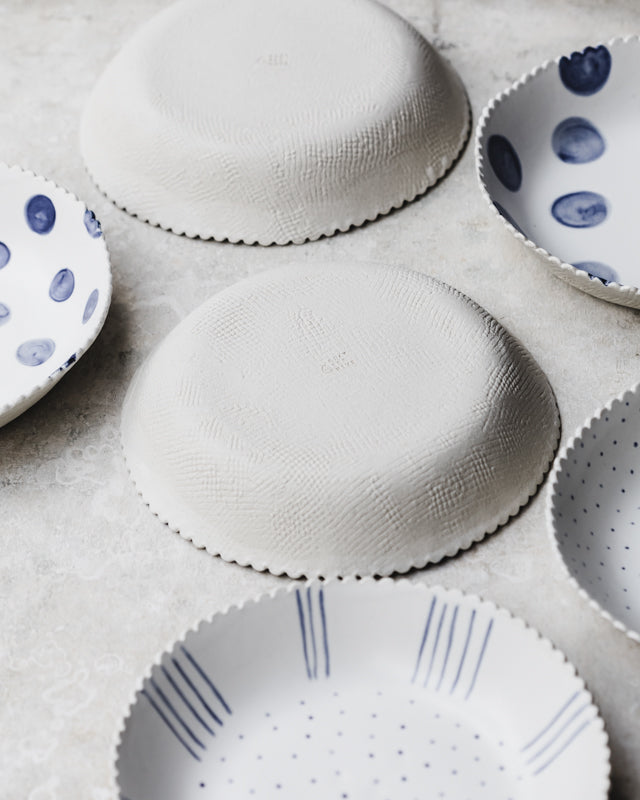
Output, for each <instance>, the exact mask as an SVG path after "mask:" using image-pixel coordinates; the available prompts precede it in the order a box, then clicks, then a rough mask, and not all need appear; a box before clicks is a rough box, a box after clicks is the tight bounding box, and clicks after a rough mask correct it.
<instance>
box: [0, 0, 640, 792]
mask: <svg viewBox="0 0 640 800" xmlns="http://www.w3.org/2000/svg"><path fill="white" fill-rule="evenodd" d="M165 5H167V0H137V2H135V3H130V2H125V0H109V2H98V0H82V2H80V0H71V1H70V2H57V1H56V0H9V1H7V0H5V1H4V2H2V1H1V0H0V159H2V160H4V161H6V162H7V163H10V164H14V163H15V164H20V165H22V166H23V167H26V168H29V169H31V170H33V171H35V172H37V173H39V174H42V175H45V176H46V177H48V178H51V179H52V180H54V181H55V182H57V183H59V184H61V185H63V186H65V187H66V188H68V189H69V190H71V191H72V192H74V193H75V194H77V195H78V196H79V197H80V198H81V199H82V200H84V201H85V202H86V203H87V205H88V206H89V207H90V208H93V209H94V210H95V212H96V215H97V216H98V218H99V219H100V220H101V221H102V224H103V229H104V233H105V237H106V240H107V244H108V246H109V249H110V253H111V258H112V268H113V274H114V295H113V303H112V307H111V311H110V314H109V317H108V319H107V322H106V324H105V327H104V329H103V332H102V334H101V335H100V336H99V338H98V340H97V341H96V343H95V344H94V345H93V347H92V348H91V349H90V350H89V352H88V353H87V354H86V355H85V356H84V357H83V358H82V359H81V360H80V361H79V363H78V364H77V365H76V366H75V367H74V368H73V369H72V370H71V371H70V373H69V374H68V375H67V376H66V377H65V378H64V379H63V380H62V381H61V382H60V383H59V384H58V385H57V386H56V387H55V388H54V389H53V391H52V392H51V393H50V394H49V395H47V396H46V397H45V398H44V399H43V400H42V401H40V402H39V403H38V404H37V405H36V406H35V407H33V408H32V409H31V410H29V411H28V412H26V413H25V414H23V415H22V416H21V417H19V418H18V419H17V420H15V421H14V422H12V423H11V424H9V425H8V426H6V427H5V428H3V429H1V430H0V797H1V798H7V800H18V799H22V798H28V800H63V799H64V800H72V799H73V798H85V799H86V800H107V798H111V797H112V796H113V791H112V785H111V770H112V750H113V745H114V741H115V737H116V732H117V729H118V726H119V724H120V720H121V718H122V716H123V714H124V712H125V710H126V707H127V705H128V703H129V701H130V699H131V696H132V692H133V690H134V687H135V684H136V682H137V680H138V678H139V676H141V675H142V673H143V672H145V671H146V669H147V667H148V666H149V665H150V663H151V662H152V661H153V660H154V659H155V657H156V655H157V654H158V653H159V652H160V651H161V650H163V649H164V648H165V647H166V646H167V645H169V644H170V643H171V642H172V641H173V640H175V639H176V638H177V637H179V636H180V635H181V634H182V633H183V632H184V631H185V630H186V629H187V628H188V627H190V626H191V625H193V624H194V623H195V622H196V621H197V620H199V619H201V618H203V617H208V616H210V615H211V614H212V613H214V612H215V611H217V610H220V609H222V608H224V607H226V606H227V605H228V604H231V603H242V602H243V601H245V600H246V599H248V598H250V597H253V596H255V595H257V594H259V593H262V592H264V591H266V590H269V589H272V588H274V587H277V586H279V585H281V584H284V583H286V582H287V580H288V579H286V578H277V577H274V576H272V575H269V574H258V573H255V572H252V571H251V570H249V569H245V568H242V567H239V566H237V565H233V564H227V563H223V562H222V561H220V560H219V559H216V558H213V557H212V556H210V555H208V554H207V553H206V552H201V551H198V550H196V549H195V548H194V547H193V546H192V545H191V544H189V543H187V542H186V541H183V540H182V539H181V538H180V537H179V536H177V535H175V534H173V533H171V532H170V531H169V530H168V529H167V528H166V527H165V526H164V525H163V524H162V523H161V522H159V520H158V519H157V518H155V517H154V516H153V515H152V514H151V513H150V512H149V510H148V509H147V507H146V506H145V505H144V503H143V502H142V500H141V499H140V498H139V497H138V496H137V494H136V491H135V489H134V487H133V485H132V484H131V482H130V480H129V478H128V475H127V472H126V468H125V465H124V462H123V458H122V455H121V452H120V445H119V412H120V407H121V403H122V399H123V396H124V392H125V391H126V388H127V385H128V382H129V380H130V378H131V376H132V374H133V372H134V371H135V369H136V367H137V366H138V365H139V364H140V363H141V362H142V361H143V360H144V358H145V357H146V356H147V354H148V353H149V351H150V349H151V348H152V347H153V346H154V345H155V344H156V343H157V342H159V341H160V340H161V339H162V337H164V336H165V334H166V333H168V331H170V330H171V329H172V328H173V327H174V326H175V325H176V323H177V322H178V321H179V320H181V319H182V318H183V317H184V316H185V315H186V314H188V313H189V312H190V311H191V310H192V309H193V308H195V307H196V306H197V305H198V304H199V303H200V302H201V301H202V299H203V298H204V297H207V296H209V295H211V294H213V293H214V292H217V291H219V290H220V289H223V288H224V287H225V286H228V285H230V284H231V283H234V282H235V281H237V280H240V279H241V278H244V277H246V276H247V275H251V274H254V273H256V272H258V271H260V270H264V269H269V268H271V267H274V266H277V265H281V264H288V263H294V262H297V261H300V260H314V259H316V260H318V261H322V260H326V259H333V258H336V259H337V258H340V259H347V260H349V259H353V260H367V259H374V260H377V261H386V262H389V263H396V264H405V265H407V266H410V267H413V268H415V269H418V270H421V271H424V272H427V273H430V274H432V275H434V276H436V277H438V278H441V279H443V280H445V281H447V282H448V283H451V284H453V285H454V286H456V287H457V288H458V289H460V290H462V291H463V292H465V293H466V294H468V295H470V296H471V297H472V298H474V299H475V300H476V301H477V302H479V303H480V304H481V305H483V306H484V307H485V308H487V309H488V310H489V311H490V312H491V313H492V314H493V315H494V316H495V317H496V318H497V319H498V320H499V321H500V322H502V323H503V324H504V325H505V327H507V328H508V329H509V330H510V331H511V332H512V333H513V334H515V335H516V336H517V337H519V338H520V339H521V341H522V342H523V343H524V344H525V346H526V347H528V348H529V350H530V351H531V352H532V353H533V355H534V356H535V358H536V359H537V360H538V362H539V363H540V365H541V366H542V368H543V369H544V370H545V371H546V373H547V375H548V376H549V379H550V381H551V383H552V385H553V387H554V389H555V391H556V395H557V399H558V403H559V407H560V412H561V415H562V421H563V435H562V441H566V439H567V438H568V437H569V436H570V435H572V434H573V432H574V431H575V430H576V428H577V427H578V426H579V425H581V424H582V423H583V422H584V421H585V419H586V418H587V417H589V416H590V415H591V414H592V412H593V411H595V410H596V408H598V407H599V406H600V405H602V404H603V403H604V402H606V401H607V400H608V399H609V398H610V397H611V396H613V395H614V394H617V393H619V392H620V391H622V390H624V389H625V388H628V387H629V386H631V385H632V384H634V383H635V382H636V380H637V379H638V377H639V375H640V350H639V346H640V316H638V313H637V312H634V311H630V310H627V309H624V308H620V307H616V306H613V305H610V304H607V303H605V302H602V301H599V300H595V299H593V298H591V297H588V296H586V295H584V294H582V293H580V292H578V291H576V290H575V289H572V288H570V287H569V286H567V285H565V284H563V283H562V282H560V281H559V280H557V279H555V278H553V277H552V276H551V275H550V273H549V271H548V269H547V268H546V266H545V264H544V263H543V262H542V261H540V260H538V258H537V257H536V256H535V255H534V254H533V253H531V252H529V251H526V250H525V248H523V247H522V245H521V244H520V243H519V242H517V241H516V240H515V239H514V238H512V237H511V235H510V234H509V233H508V232H507V231H506V229H504V228H503V226H501V225H500V224H499V222H498V221H497V220H496V219H495V218H494V216H493V214H492V213H491V211H490V210H489V208H488V207H487V205H486V204H485V201H484V200H483V199H482V197H481V195H480V192H479V190H478V187H477V184H476V177H475V168H474V158H473V146H472V145H470V146H468V147H467V149H466V150H465V152H464V154H463V156H462V158H461V160H460V161H459V163H458V164H457V165H456V167H455V168H454V169H453V171H452V172H451V173H450V174H449V175H448V176H447V177H446V179H445V180H444V181H442V182H441V184H440V185H438V186H437V187H435V188H434V189H432V190H431V191H429V192H428V193H427V194H426V195H425V196H423V197H422V198H420V199H418V200H417V201H416V202H414V203H412V204H410V205H408V206H406V207H405V208H403V209H401V210H399V211H397V212H395V213H393V214H391V215H389V216H388V217H385V218H382V219H380V220H378V221H376V222H375V223H372V224H368V225H366V226H365V227H363V228H360V229H357V230H354V231H351V232H349V233H347V234H340V235H338V236H335V237H333V238H331V239H325V240H322V241H319V242H316V243H310V244H305V245H300V246H287V247H281V248H279V247H270V248H261V247H259V246H256V247H247V246H244V245H230V244H224V243H223V244H216V243H213V242H203V241H192V240H189V239H186V238H181V237H178V236H175V235H174V234H172V233H168V232H165V231H162V230H160V229H157V228H152V227H150V226H148V225H146V224H144V223H142V222H140V221H139V220H137V219H134V218H132V217H129V216H128V215H127V214H125V213H124V212H122V211H120V210H118V209H117V208H115V207H114V206H113V205H111V203H110V202H109V201H108V200H107V199H106V198H105V197H103V196H102V195H101V194H100V193H99V191H98V190H97V189H96V188H95V187H94V186H93V185H92V183H91V180H90V179H89V177H88V176H87V174H86V172H85V170H84V167H83V164H82V161H81V158H80V153H79V149H78V126H79V120H80V116H81V112H82V108H83V105H84V103H85V100H86V98H87V96H88V94H89V92H90V90H91V88H92V86H93V84H94V82H95V81H96V79H97V78H98V76H99V75H100V73H101V71H102V69H103V68H104V66H105V65H106V64H107V62H108V61H109V59H110V58H111V57H112V56H113V55H114V54H115V53H116V52H117V50H118V49H119V47H120V46H121V45H122V43H123V42H124V41H125V40H126V39H127V37H128V36H129V35H130V34H131V33H132V32H133V31H134V30H135V29H136V28H137V27H138V26H139V25H140V24H141V23H142V22H143V21H144V20H146V19H147V18H148V17H150V16H151V15H152V14H154V13H155V12H156V11H157V10H159V9H160V8H162V7H164V6H165ZM390 5H391V6H392V7H393V8H394V9H396V10H397V11H398V12H400V13H401V14H402V15H403V16H405V17H406V18H408V19H409V20H410V21H411V22H412V23H413V24H414V25H415V26H416V27H417V28H418V29H419V30H420V31H422V32H423V33H424V34H425V35H426V36H427V37H428V38H429V39H430V40H431V41H432V42H433V43H434V44H435V45H436V46H437V47H438V48H439V49H440V50H441V51H442V52H443V53H444V54H445V55H446V57H447V58H448V59H449V60H450V61H451V62H452V63H453V65H454V66H455V68H456V69H457V70H458V72H459V74H460V75H461V77H462V79H463V81H464V82H465V84H466V87H467V90H468V93H469V97H470V101H471V105H472V109H473V114H474V123H475V121H476V120H477V118H478V116H479V113H480V111H481V109H482V107H483V106H484V104H485V103H486V102H487V101H488V100H489V99H490V98H491V97H493V96H494V95H495V94H496V93H497V92H498V91H500V90H502V89H503V88H505V87H506V86H507V85H509V84H510V83H511V82H512V81H513V80H515V79H516V78H518V77H519V76H520V75H521V74H522V73H523V72H526V71H529V70H530V69H532V68H533V67H535V66H537V65H538V64H540V63H542V62H543V61H545V60H546V59H548V58H555V57H556V56H558V55H561V54H568V53H570V52H571V51H573V50H575V49H582V48H583V47H584V46H586V45H587V44H597V43H599V42H601V41H607V40H608V39H609V38H611V37H613V36H617V35H626V34H635V33H637V32H639V30H640V5H638V4H637V3H635V2H633V0H608V2H607V1H605V2H603V0H573V1H572V0H566V1H565V2H555V0H553V1H552V0H537V1H536V2H526V1H525V0H477V1H476V2H473V1H472V0H390ZM532 124H535V120H532ZM545 494H546V487H543V489H542V490H541V491H540V492H539V493H538V495H537V496H536V497H535V498H534V499H533V501H532V502H531V503H530V504H529V505H528V506H527V507H526V508H525V509H524V510H523V511H522V513H521V514H520V515H519V516H517V517H516V518H515V519H513V520H512V521H511V522H510V523H509V524H508V525H506V526H505V527H504V528H502V529H501V530H500V531H499V532H498V533H496V534H494V535H493V536H490V537H488V538H487V539H486V540H485V541H484V542H482V543H481V544H479V545H477V546H475V547H473V548H472V549H471V550H470V551H468V552H466V553H463V554H461V555H460V556H458V557H456V558H453V559H449V560H448V561H446V562H444V563H442V564H440V565H437V566H433V567H430V568H427V569H425V570H422V571H418V572H415V573H412V574H411V575H410V576H409V577H410V580H412V581H416V582H424V583H426V584H443V585H445V586H448V587H458V588H460V589H462V590H464V591H468V592H473V593H477V594H479V595H481V596H482V597H484V598H486V599H490V600H492V601H494V602H495V603H497V604H499V605H502V606H505V607H506V608H508V609H509V610H510V611H512V612H513V613H515V614H517V615H519V616H522V617H523V618H524V619H525V620H527V622H529V623H530V624H531V625H533V626H534V627H536V628H537V629H538V630H539V631H540V632H541V633H542V634H543V635H544V636H546V637H548V638H549V639H551V640H552V641H553V642H554V643H555V645H556V646H558V647H559V648H560V649H561V650H562V651H563V652H564V653H565V654H566V655H567V657H568V658H569V659H570V660H571V661H572V662H573V663H574V664H575V666H576V667H577V669H578V671H579V672H580V674H581V675H582V677H583V678H584V679H585V681H586V682H587V685H588V686H589V688H590V689H591V691H592V692H593V694H594V696H595V699H596V702H597V703H598V704H599V706H600V708H601V711H602V714H603V717H604V719H605V722H606V725H607V729H608V732H609V735H610V740H611V748H612V767H613V790H612V798H614V800H633V799H634V798H638V797H640V758H639V756H638V754H639V753H640V725H639V722H640V646H639V645H638V644H636V643H634V642H632V641H630V640H628V639H627V638H626V637H625V636H624V635H623V634H622V633H620V632H619V631H617V630H614V628H613V627H612V626H611V625H610V624H609V623H608V622H607V621H606V620H604V619H602V618H601V617H600V616H599V615H598V614H597V613H596V612H595V611H593V610H592V609H591V608H590V607H589V606H588V604H587V603H586V602H585V601H584V600H582V599H581V598H580V597H579V596H578V595H577V593H576V592H575V590H574V589H573V588H572V587H571V586H569V585H568V583H567V581H566V579H565V577H564V573H563V571H562V569H561V566H560V564H559V561H558V559H557V557H556V555H555V553H554V552H553V549H552V547H551V544H550V541H549V536H548V533H547V530H546V527H545V518H544V504H545Z"/></svg>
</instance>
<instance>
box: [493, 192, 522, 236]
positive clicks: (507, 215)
mask: <svg viewBox="0 0 640 800" xmlns="http://www.w3.org/2000/svg"><path fill="white" fill-rule="evenodd" d="M493 205H494V206H495V207H496V208H497V209H498V212H499V213H500V214H501V216H503V217H504V218H505V219H506V220H507V222H509V223H510V224H511V225H513V227H514V228H515V229H516V230H517V231H518V233H521V234H522V235H523V236H524V237H525V239H526V238H527V237H526V234H525V232H524V231H523V230H522V228H521V227H520V226H519V225H518V223H517V222H516V221H515V219H514V218H513V217H512V216H511V214H510V213H509V212H508V211H507V209H506V208H504V207H503V206H501V205H500V203H496V201H495V200H494V201H493Z"/></svg>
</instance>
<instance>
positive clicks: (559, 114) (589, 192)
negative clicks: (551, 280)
mask: <svg viewBox="0 0 640 800" xmlns="http://www.w3.org/2000/svg"><path fill="white" fill-rule="evenodd" d="M639 69H640V39H638V37H630V38H627V39H617V40H614V41H612V42H610V43H609V44H606V45H604V44H599V45H596V46H594V47H586V48H585V49H584V50H583V51H582V52H579V53H578V52H576V53H572V54H571V55H570V56H568V57H562V58H558V59H556V60H555V61H548V62H546V63H545V64H543V65H542V66H541V67H538V68H537V69H535V70H533V71H532V72H530V73H529V74H528V75H524V76H523V77H522V78H520V80H519V81H517V82H516V83H515V84H513V86H512V87H511V88H510V89H507V90H506V91H504V92H502V93H501V94H499V95H498V96H497V97H496V98H495V99H494V100H492V101H491V102H490V103H489V105H488V106H487V107H486V108H485V110H484V112H483V114H482V116H481V118H480V121H479V123H478V130H477V138H476V159H477V168H478V174H479V178H480V183H481V186H482V189H483V191H484V194H485V196H486V197H487V199H488V200H489V201H490V202H491V203H492V205H493V207H494V208H495V209H496V211H497V212H498V213H499V214H500V215H501V217H502V219H503V220H504V222H505V224H507V226H508V227H509V228H510V229H511V230H512V231H513V232H514V233H515V234H516V236H517V237H518V238H519V239H521V240H522V241H523V242H524V243H525V244H526V245H527V246H528V247H531V248H534V249H535V250H536V252H537V253H539V254H540V255H541V256H543V257H544V258H545V259H546V261H547V263H548V264H549V266H550V267H551V269H552V270H553V272H554V273H555V274H556V275H558V277H560V278H562V279H563V280H565V281H567V282H568V283H570V284H572V285H573V286H575V287H576V288H578V289H581V290H582V291H584V292H588V293H589V294H592V295H595V296H596V297H599V298H601V299H603V300H609V301H611V302H613V303H619V304H621V305H627V306H631V307H633V308H640V294H639V289H638V286H640V259H639V258H638V252H639V251H640V228H639V227H638V224H637V217H638V209H639V206H638V204H637V203H636V197H637V172H638V169H639V168H640V154H639V150H638V146H637V135H636V134H637V131H638V129H639V128H640V107H639V106H638V103H637V102H636V100H635V95H636V75H637V74H638V70H639Z"/></svg>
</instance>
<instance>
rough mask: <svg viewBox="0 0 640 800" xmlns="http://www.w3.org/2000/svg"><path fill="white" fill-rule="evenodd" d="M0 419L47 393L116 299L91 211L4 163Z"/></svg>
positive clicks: (0, 174)
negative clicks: (111, 299) (112, 292)
mask: <svg viewBox="0 0 640 800" xmlns="http://www.w3.org/2000/svg"><path fill="white" fill-rule="evenodd" d="M0 185H1V186H2V192H0V374H1V375H2V380H1V381H0V424H4V423H6V422H8V421H9V420H10V419H12V418H13V417H14V416H16V414H17V413H20V412H21V411H22V410H24V408H25V407H27V406H28V405H30V404H31V402H34V401H35V400H37V399H38V397H40V396H42V394H44V393H45V392H46V391H48V389H49V388H51V386H53V384H54V383H55V382H56V381H57V380H58V379H59V378H60V377H61V376H62V374H63V373H64V372H65V371H66V370H67V369H68V368H69V367H70V366H72V365H73V364H74V363H75V361H76V360H77V358H78V357H79V356H80V355H81V354H82V353H83V352H84V350H86V348H87V347H88V346H89V345H90V344H91V342H92V341H93V340H94V338H95V336H96V335H97V333H98V331H99V330H100V328H101V327H102V323H103V322H104V318H105V316H106V313H107V309H108V306H109V302H110V294H111V277H110V269H109V258H108V254H107V250H106V247H105V244H104V240H103V238H102V232H101V229H100V224H99V222H98V221H97V220H96V218H95V216H94V215H93V213H92V212H91V211H89V210H87V208H86V207H85V206H84V204H83V203H81V202H80V201H79V200H77V199H76V198H75V197H73V196H72V195H71V194H69V193H68V192H67V191H65V190H64V189H62V188H60V187H58V186H55V185H54V184H53V183H51V182H49V181H46V180H45V179H44V178H39V177H36V176H35V175H33V174H31V173H28V172H24V171H22V170H20V169H19V168H16V167H6V166H0Z"/></svg>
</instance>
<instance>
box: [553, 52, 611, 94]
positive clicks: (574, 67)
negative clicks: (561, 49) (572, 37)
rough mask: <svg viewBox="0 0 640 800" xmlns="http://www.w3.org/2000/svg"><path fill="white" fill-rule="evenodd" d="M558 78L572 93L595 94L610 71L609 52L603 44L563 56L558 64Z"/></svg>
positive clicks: (605, 80) (603, 83)
mask: <svg viewBox="0 0 640 800" xmlns="http://www.w3.org/2000/svg"><path fill="white" fill-rule="evenodd" d="M558 70H559V72H560V80H561V81H562V83H563V84H564V85H565V86H566V87H567V89H569V91H570V92H573V93H574V94H579V95H583V96H587V95H591V94H595V93H596V92H599V91H600V89H602V87H603V86H604V85H605V83H606V82H607V78H608V77H609V73H610V72H611V53H610V52H609V50H608V49H607V48H606V47H605V46H604V45H600V46H599V47H587V48H585V49H584V51H583V52H582V53H572V54H571V57H570V58H567V57H566V56H563V57H562V58H561V59H560V63H559V64H558Z"/></svg>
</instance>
